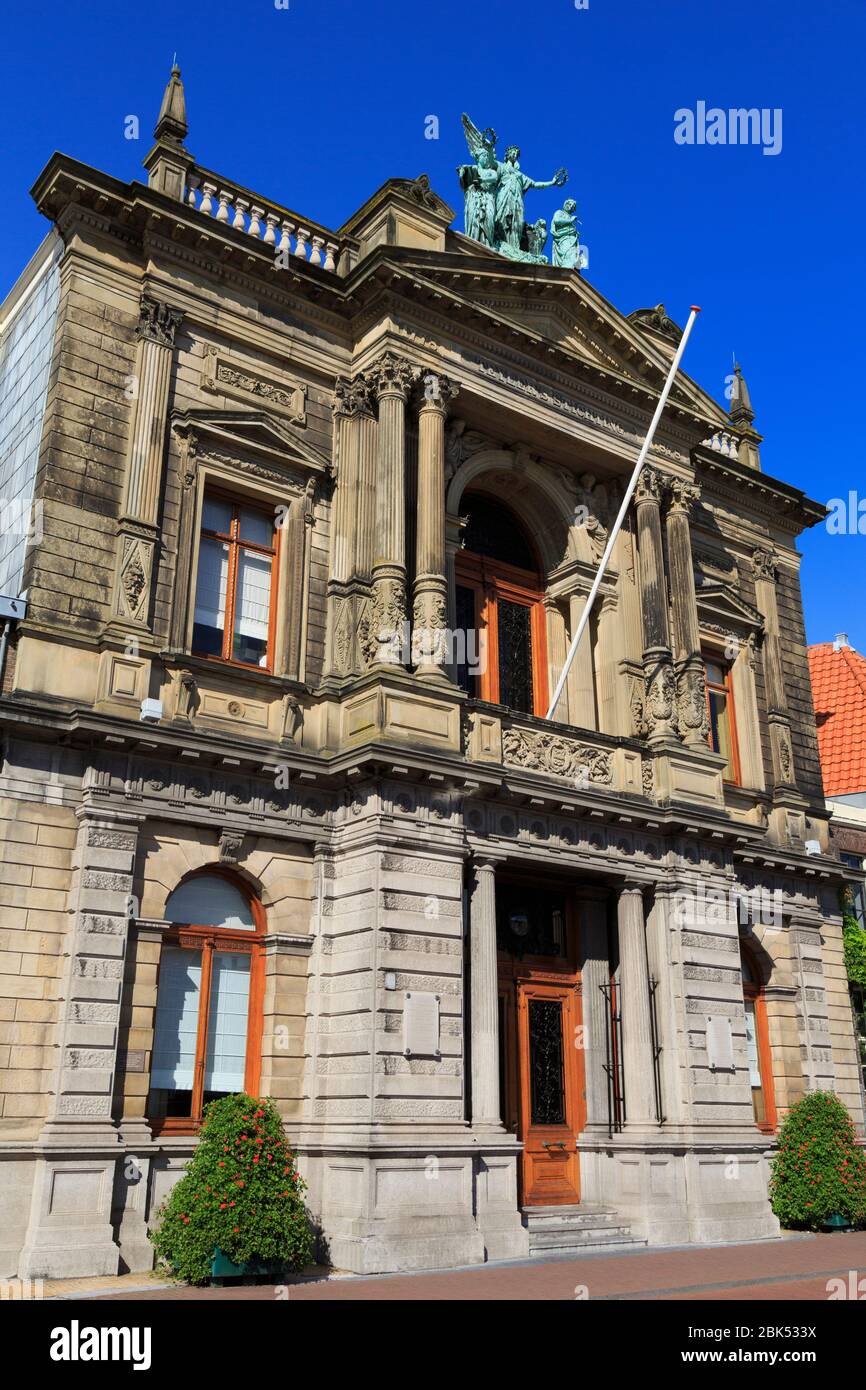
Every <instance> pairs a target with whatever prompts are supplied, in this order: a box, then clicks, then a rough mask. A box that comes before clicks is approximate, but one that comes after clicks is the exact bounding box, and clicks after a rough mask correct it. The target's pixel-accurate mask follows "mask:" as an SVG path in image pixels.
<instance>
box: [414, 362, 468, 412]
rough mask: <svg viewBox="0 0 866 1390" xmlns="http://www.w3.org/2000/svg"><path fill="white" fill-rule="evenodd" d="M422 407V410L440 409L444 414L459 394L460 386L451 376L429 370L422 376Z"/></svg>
mask: <svg viewBox="0 0 866 1390" xmlns="http://www.w3.org/2000/svg"><path fill="white" fill-rule="evenodd" d="M420 387H421V398H420V407H421V409H422V410H438V411H441V412H442V414H443V415H444V414H445V411H446V410H447V409H448V405H449V403H450V402H451V401H452V400H453V399H454V397H455V396H456V395H457V393H458V391H459V390H460V387H459V386H458V385H457V383H456V382H455V381H452V380H451V378H450V377H447V376H443V375H442V373H441V372H434V371H428V372H425V373H424V375H423V376H422V377H421V382H420Z"/></svg>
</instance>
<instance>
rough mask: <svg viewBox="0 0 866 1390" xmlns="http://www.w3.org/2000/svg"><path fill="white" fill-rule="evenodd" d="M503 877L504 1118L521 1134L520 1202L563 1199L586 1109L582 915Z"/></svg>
mask: <svg viewBox="0 0 866 1390" xmlns="http://www.w3.org/2000/svg"><path fill="white" fill-rule="evenodd" d="M503 887H504V890H505V891H504V892H502V893H501V891H500V889H499V887H497V939H498V944H499V957H498V959H499V1048H500V1095H501V1103H502V1120H503V1123H504V1125H505V1127H506V1129H508V1130H510V1131H511V1132H512V1133H514V1134H516V1135H517V1137H518V1138H519V1139H521V1140H522V1142H523V1155H522V1161H521V1174H520V1185H521V1194H520V1195H521V1202H522V1205H524V1206H558V1205H569V1204H571V1203H574V1202H577V1201H579V1199H580V1167H579V1158H578V1154H577V1152H576V1148H575V1144H576V1140H577V1136H578V1134H579V1133H580V1131H581V1129H582V1128H583V1125H584V1123H585V1115H586V1106H585V1094H584V1084H585V1083H584V1067H583V1020H582V1009H581V1003H582V1001H581V992H580V976H579V972H578V969H577V930H578V923H577V920H576V916H575V913H574V910H573V908H572V905H571V903H570V901H569V898H568V895H567V894H565V893H562V894H559V893H556V892H545V891H542V892H540V893H539V892H538V890H535V891H534V892H532V893H531V894H529V895H526V894H525V893H524V892H523V891H522V889H521V887H520V886H519V885H517V886H515V887H514V889H513V890H512V887H511V886H510V885H504V886H503ZM501 897H502V898H504V902H502V904H501V907H500V898H501ZM545 918H546V922H547V927H545V920H544V919H545ZM515 927H516V931H515ZM548 928H549V929H548ZM521 934H522V939H521Z"/></svg>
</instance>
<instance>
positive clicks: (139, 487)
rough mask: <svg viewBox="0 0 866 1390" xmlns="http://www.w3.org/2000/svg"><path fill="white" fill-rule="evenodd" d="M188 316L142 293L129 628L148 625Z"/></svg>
mask: <svg viewBox="0 0 866 1390" xmlns="http://www.w3.org/2000/svg"><path fill="white" fill-rule="evenodd" d="M182 318H183V314H182V313H181V311H180V309H173V308H171V306H170V305H168V304H163V303H161V302H160V301H159V300H156V299H153V298H151V296H150V295H147V294H143V295H142V297H141V306H140V316H139V321H138V327H137V328H136V337H137V338H138V350H137V354H136V361H135V372H134V374H133V377H132V380H131V383H130V385H131V389H132V391H133V397H132V412H131V419H130V426H129V448H128V452H127V458H126V482H125V487H124V497H123V509H122V511H121V515H120V523H119V527H118V540H117V564H116V570H115V583H114V601H113V605H112V611H113V622H114V624H115V626H117V627H119V628H122V629H124V630H126V629H128V628H129V627H130V626H132V627H133V628H134V627H136V626H139V627H147V626H148V619H149V614H150V607H151V592H152V587H153V563H154V551H155V548H156V542H157V533H158V528H157V521H158V517H159V499H160V494H161V491H162V464H163V449H164V444H165V428H166V420H167V417H168V394H169V383H170V378H171V358H172V352H173V349H174V340H175V335H176V333H177V330H178V328H179V326H180V323H181V320H182Z"/></svg>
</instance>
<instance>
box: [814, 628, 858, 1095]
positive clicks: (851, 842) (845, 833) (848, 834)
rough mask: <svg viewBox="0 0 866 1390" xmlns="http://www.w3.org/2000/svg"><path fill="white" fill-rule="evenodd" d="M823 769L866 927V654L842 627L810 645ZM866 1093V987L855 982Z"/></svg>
mask: <svg viewBox="0 0 866 1390" xmlns="http://www.w3.org/2000/svg"><path fill="white" fill-rule="evenodd" d="M809 671H810V674H811V677H812V694H813V697H814V701H815V722H816V724H817V726H818V751H819V752H820V754H821V775H822V777H823V780H824V791H825V793H826V796H827V808H828V810H830V811H831V812H832V819H831V822H830V829H831V834H832V843H833V845H834V847H835V849H836V850H837V851H838V854H839V858H840V860H841V862H842V864H843V865H844V866H845V867H846V869H847V870H848V871H849V875H850V876H849V879H848V884H847V888H848V894H849V899H848V900H849V910H850V913H851V916H852V917H854V918H855V919H856V921H857V922H858V923H859V925H860V927H861V928H862V929H863V930H864V931H866V886H864V882H866V880H864V870H866V657H863V656H861V655H860V653H859V652H856V651H855V650H854V648H853V647H852V646H851V643H850V642H849V641H848V637H847V634H846V633H844V632H840V633H839V634H838V635H837V636H836V637H835V638H834V640H833V641H832V642H818V643H816V645H815V646H813V647H810V648H809ZM851 1002H852V1006H853V1009H854V1023H855V1030H856V1032H857V1039H858V1045H859V1051H860V1072H861V1078H862V1081H863V1088H864V1098H866V990H864V988H863V986H862V984H858V983H852V984H851Z"/></svg>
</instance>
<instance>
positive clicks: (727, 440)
mask: <svg viewBox="0 0 866 1390" xmlns="http://www.w3.org/2000/svg"><path fill="white" fill-rule="evenodd" d="M704 446H705V448H707V449H714V450H715V452H716V453H717V454H724V455H725V457H726V458H730V459H736V458H739V457H740V441H739V439H738V438H737V436H736V435H735V434H731V432H730V431H729V430H716V433H715V434H711V435H710V437H709V439H705V440H704Z"/></svg>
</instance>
